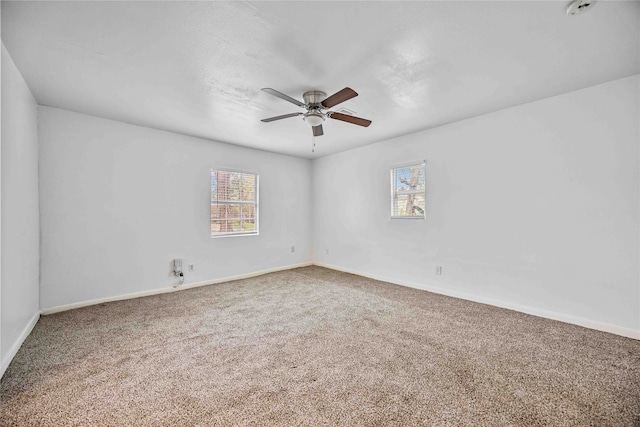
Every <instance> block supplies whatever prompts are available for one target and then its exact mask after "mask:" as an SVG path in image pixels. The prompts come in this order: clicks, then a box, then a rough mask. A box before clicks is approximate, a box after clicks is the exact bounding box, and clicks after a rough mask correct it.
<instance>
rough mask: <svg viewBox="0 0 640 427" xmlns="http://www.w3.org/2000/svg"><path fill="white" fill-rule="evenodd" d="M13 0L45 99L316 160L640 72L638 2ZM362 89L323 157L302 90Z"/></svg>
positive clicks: (12, 36) (14, 20) (5, 14)
mask: <svg viewBox="0 0 640 427" xmlns="http://www.w3.org/2000/svg"><path fill="white" fill-rule="evenodd" d="M566 6H567V2H564V1H512V2H498V1H486V2H485V1H470V2H459V1H447V2H436V1H424V2H363V1H358V2H321V1H305V2H303V1H300V2H250V1H235V2H222V1H213V2H177V1H176V2H127V1H124V2H100V1H80V2H77V1H72V2H31V1H22V2H7V1H3V2H2V41H3V43H4V44H5V46H6V48H7V49H8V51H9V53H10V54H11V56H12V57H13V59H14V61H15V62H16V64H17V66H18V68H19V69H20V71H21V72H22V74H23V76H24V78H25V80H26V81H27V83H28V85H29V87H30V88H31V90H32V92H33V94H34V96H35V98H36V100H37V101H38V103H39V104H42V105H49V106H54V107H60V108H64V109H68V110H72V111H77V112H82V113H86V114H91V115H95V116H100V117H106V118H110V119H115V120H120V121H124V122H127V123H133V124H139V125H144V126H149V127H152V128H157V129H165V130H169V131H173V132H179V133H183V134H187V135H194V136H198V137H202V138H208V139H212V140H216V141H222V142H228V143H231V144H237V145H242V146H247V147H252V148H258V149H263V150H268V151H273V152H278V153H284V154H290V155H294V156H299V157H306V158H314V157H319V156H324V155H327V154H330V153H335V152H339V151H343V150H347V149H350V148H354V147H358V146H362V145H366V144H370V143H373V142H377V141H381V140H385V139H389V138H392V137H394V136H398V135H403V134H407V133H411V132H415V131H418V130H422V129H426V128H430V127H434V126H438V125H442V124H445V123H450V122H453V121H457V120H461V119H465V118H468V117H473V116H477V115H480V114H484V113H488V112H491V111H496V110H499V109H503V108H507V107H511V106H514V105H518V104H523V103H526V102H531V101H534V100H538V99H542V98H545V97H549V96H553V95H558V94H561V93H566V92H569V91H572V90H576V89H581V88H584V87H588V86H591V85H595V84H598V83H603V82H606V81H610V80H614V79H617V78H621V77H625V76H629V75H632V74H636V73H638V72H640V58H639V52H640V45H639V43H640V29H639V28H640V24H639V23H640V3H639V2H636V1H633V2H629V1H623V2H616V1H603V0H600V2H598V3H597V4H596V5H595V6H594V7H593V8H592V10H590V11H588V12H587V13H585V14H582V15H579V16H572V17H570V16H567V15H566V13H565V8H566ZM345 86H349V87H351V88H353V89H355V90H356V91H357V92H358V93H359V96H358V97H356V98H353V99H351V100H349V101H346V102H344V103H343V104H340V105H339V106H337V107H334V108H333V110H338V109H340V108H341V107H344V108H347V109H349V110H351V111H354V112H355V113H356V115H357V116H360V117H364V118H367V119H370V120H372V121H373V124H372V125H371V126H370V127H368V128H363V127H360V126H355V125H352V124H348V123H344V122H340V121H338V120H327V122H326V123H325V125H324V135H323V136H321V137H318V138H316V144H317V145H316V152H315V153H312V152H311V143H312V136H311V129H310V127H309V125H308V124H306V123H305V122H304V121H303V120H302V118H301V117H295V118H289V119H285V120H280V121H277V122H271V123H262V122H261V121H260V119H263V118H267V117H271V116H277V115H281V114H286V113H293V112H298V111H302V110H301V109H299V108H298V107H296V106H295V105H293V104H290V103H288V102H286V101H283V100H281V99H278V98H276V97H273V96H271V95H268V94H266V93H264V92H262V91H260V88H263V87H271V88H274V89H277V90H279V91H281V92H284V93H286V94H288V95H290V96H292V97H294V98H298V99H300V100H301V99H302V93H303V92H305V91H306V90H310V89H318V90H322V91H324V92H327V94H329V95H330V94H332V93H334V92H337V91H338V90H340V89H342V88H344V87H345Z"/></svg>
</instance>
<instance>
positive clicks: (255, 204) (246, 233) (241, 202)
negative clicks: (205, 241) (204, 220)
mask: <svg viewBox="0 0 640 427" xmlns="http://www.w3.org/2000/svg"><path fill="white" fill-rule="evenodd" d="M218 172H229V173H241V174H245V175H252V176H253V177H254V185H255V188H254V194H255V201H247V200H228V199H227V200H224V199H223V200H219V199H218V198H217V197H216V200H214V198H213V195H211V196H210V198H211V200H210V201H211V204H210V207H211V206H213V204H214V203H221V204H232V205H239V206H241V207H242V206H247V205H248V206H253V207H254V209H255V218H254V222H255V229H254V230H251V231H230V232H219V233H215V234H214V233H213V232H211V231H210V233H211V238H212V239H214V238H218V237H235V236H257V235H259V234H260V227H259V217H260V210H259V205H260V197H259V189H260V183H259V182H260V175H258V174H257V173H255V172H248V171H242V170H236V169H229V168H215V169H214V168H211V173H210V179H211V177H213V174H214V173H218ZM211 193H213V187H212V186H211ZM240 212H242V209H241V210H240ZM209 218H210V220H209V230H211V226H212V225H213V221H214V220H215V219H214V218H213V217H212V216H211V208H209ZM227 219H229V218H227ZM232 219H239V220H240V221H241V222H242V220H243V219H244V218H243V217H242V213H241V214H240V218H232Z"/></svg>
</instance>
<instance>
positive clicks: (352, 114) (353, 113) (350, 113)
mask: <svg viewBox="0 0 640 427" xmlns="http://www.w3.org/2000/svg"><path fill="white" fill-rule="evenodd" d="M338 113H342V114H348V115H350V116H355V115H356V112H355V111H353V110H349V109H348V108H341V109H339V110H338Z"/></svg>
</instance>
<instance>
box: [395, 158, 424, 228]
mask: <svg viewBox="0 0 640 427" xmlns="http://www.w3.org/2000/svg"><path fill="white" fill-rule="evenodd" d="M424 171H425V163H424V162H423V163H419V164H414V165H409V166H402V167H397V168H391V218H392V219H393V218H424V217H425V185H424Z"/></svg>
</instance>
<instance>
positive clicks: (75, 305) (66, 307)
mask: <svg viewBox="0 0 640 427" xmlns="http://www.w3.org/2000/svg"><path fill="white" fill-rule="evenodd" d="M310 265H313V263H311V262H303V263H300V264H292V265H287V266H284V267H275V268H269V269H267V270H260V271H254V272H252V273H246V274H240V275H237V276H230V277H223V278H221V279H215V280H207V281H204V282H196V283H187V284H184V285H180V286H176V287H173V286H172V287H169V288H160V289H152V290H150V291H142V292H134V293H131V294H124V295H116V296H112V297H106V298H99V299H94V300H89V301H81V302H76V303H73V304H65V305H58V306H55V307H48V308H44V309H42V314H43V315H44V316H46V315H49V314H53V313H59V312H61V311H67V310H73V309H76V308H81V307H88V306H90V305H96V304H103V303H105V302H113V301H122V300H127V299H133V298H140V297H148V296H151V295H159V294H166V293H169V292H177V291H181V290H184V289H191V288H197V287H200V286H207V285H215V284H216V283H224V282H230V281H232V280H240V279H248V278H250V277H256V276H261V275H263V274H267V273H274V272H276V271H283V270H291V269H293V268H299V267H308V266H310Z"/></svg>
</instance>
